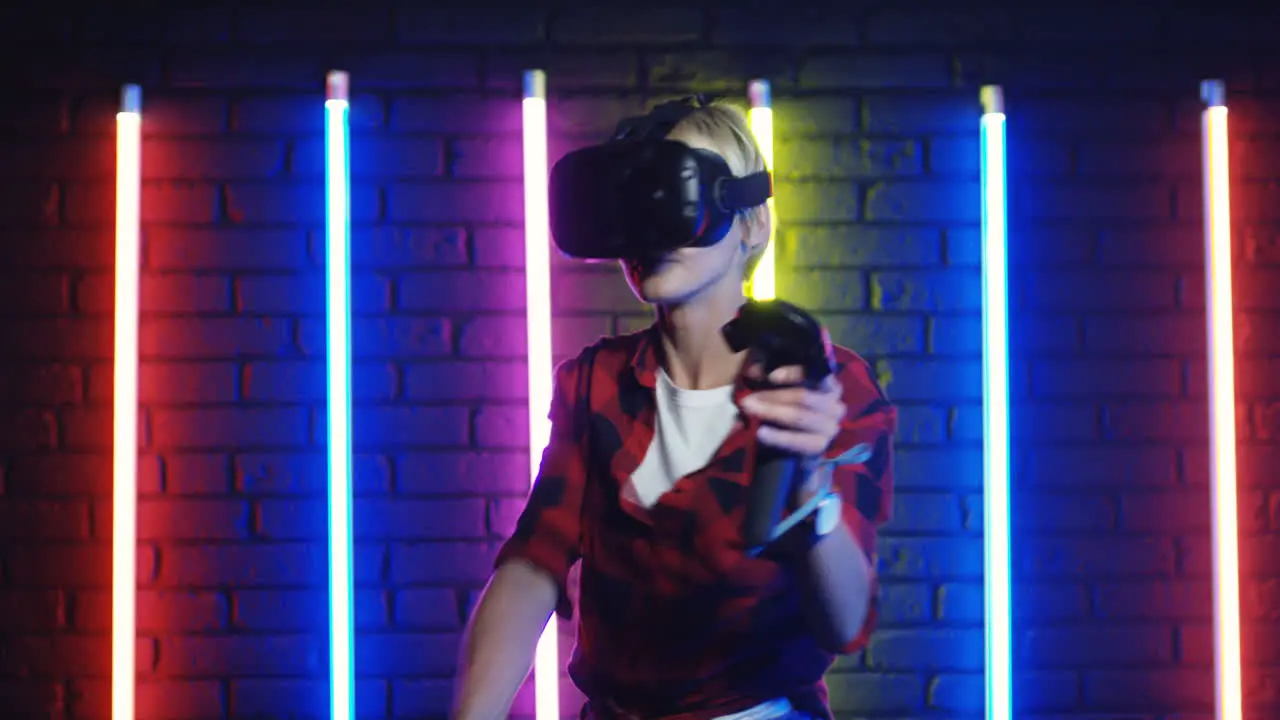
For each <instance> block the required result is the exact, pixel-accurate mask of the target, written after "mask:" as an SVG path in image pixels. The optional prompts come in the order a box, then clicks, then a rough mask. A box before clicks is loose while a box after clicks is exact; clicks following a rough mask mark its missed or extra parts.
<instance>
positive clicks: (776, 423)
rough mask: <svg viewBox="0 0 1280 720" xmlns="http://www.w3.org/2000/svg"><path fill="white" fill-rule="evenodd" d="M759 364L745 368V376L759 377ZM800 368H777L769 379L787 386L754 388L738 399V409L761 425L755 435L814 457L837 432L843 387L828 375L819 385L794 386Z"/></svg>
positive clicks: (841, 417) (842, 410)
mask: <svg viewBox="0 0 1280 720" xmlns="http://www.w3.org/2000/svg"><path fill="white" fill-rule="evenodd" d="M763 375H764V371H763V369H762V367H761V366H760V365H753V366H751V367H750V368H748V369H747V377H749V378H752V379H755V380H762V379H764V378H763ZM803 378H804V370H803V369H802V368H801V367H800V366H798V365H791V366H787V367H781V368H778V369H777V370H774V371H773V372H772V373H770V374H769V378H768V380H769V382H770V383H773V384H776V385H790V387H779V388H768V389H764V390H757V391H755V392H753V393H751V394H750V395H748V396H747V397H745V398H743V400H742V410H743V411H744V412H746V413H747V414H748V415H751V416H752V417H755V418H759V419H760V420H761V421H762V422H763V423H764V424H763V425H762V426H761V427H760V430H759V433H758V434H757V436H756V437H757V438H758V439H759V440H760V442H762V443H764V444H766V445H771V446H773V447H776V448H778V449H781V450H789V451H791V452H794V453H798V454H800V455H804V456H808V457H816V456H818V455H821V454H822V453H824V452H826V451H827V448H828V447H829V446H830V445H831V441H832V440H834V439H835V437H836V434H837V433H838V432H839V431H840V423H841V421H842V420H844V416H845V413H846V412H847V408H845V405H844V403H843V402H842V401H841V398H842V397H843V390H844V389H843V388H842V387H841V386H840V381H839V380H837V379H836V376H835V375H834V374H833V375H828V376H827V379H826V380H824V381H823V382H822V385H821V386H819V387H817V388H807V387H804V386H803V385H798V384H795V383H799V382H800V381H801V380H802V379H803Z"/></svg>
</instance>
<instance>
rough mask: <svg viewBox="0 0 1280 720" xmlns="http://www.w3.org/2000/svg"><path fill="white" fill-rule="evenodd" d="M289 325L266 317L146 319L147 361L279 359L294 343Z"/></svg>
mask: <svg viewBox="0 0 1280 720" xmlns="http://www.w3.org/2000/svg"><path fill="white" fill-rule="evenodd" d="M292 336H293V329H292V327H291V326H290V324H289V323H288V322H285V321H280V320H269V319H265V318H262V319H260V318H248V317H221V318H199V319H196V318H163V319H162V318H155V319H148V318H143V320H142V323H141V325H140V336H139V337H140V348H139V351H140V352H141V354H142V357H143V358H147V359H150V358H156V359H160V358H165V359H201V360H212V359H231V358H245V357H253V356H257V357H262V356H267V357H275V356H277V355H279V354H280V353H281V352H284V351H286V350H287V349H288V348H289V347H290V346H292V344H293V337H292Z"/></svg>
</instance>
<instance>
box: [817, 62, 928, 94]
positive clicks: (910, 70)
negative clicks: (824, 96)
mask: <svg viewBox="0 0 1280 720" xmlns="http://www.w3.org/2000/svg"><path fill="white" fill-rule="evenodd" d="M950 83H951V78H950V69H949V68H948V62H947V58H946V57H945V56H943V55H934V54H909V55H904V54H892V55H890V54H871V53H860V54H858V55H844V54H841V55H817V56H814V57H812V58H810V59H809V60H808V61H806V62H805V63H804V64H803V65H801V66H800V74H799V78H798V85H799V86H800V87H801V88H804V89H812V90H833V89H857V90H862V89H872V90H880V89H887V88H894V89H897V88H924V89H936V88H945V87H947V86H948V85H950Z"/></svg>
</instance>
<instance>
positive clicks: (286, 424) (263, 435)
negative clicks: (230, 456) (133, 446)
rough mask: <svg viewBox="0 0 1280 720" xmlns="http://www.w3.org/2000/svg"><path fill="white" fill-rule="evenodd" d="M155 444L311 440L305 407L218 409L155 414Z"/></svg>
mask: <svg viewBox="0 0 1280 720" xmlns="http://www.w3.org/2000/svg"><path fill="white" fill-rule="evenodd" d="M151 417H152V420H151V427H152V434H153V436H154V442H155V446H156V447H158V448H164V449H203V448H227V447H234V448H245V449H249V448H253V449H256V448H265V447H298V446H301V445H303V444H305V443H306V442H307V436H308V422H307V419H306V414H305V411H304V410H303V409H302V408H290V407H276V408H234V409H233V408H214V407H206V408H202V409H199V410H156V411H154V412H152V413H151Z"/></svg>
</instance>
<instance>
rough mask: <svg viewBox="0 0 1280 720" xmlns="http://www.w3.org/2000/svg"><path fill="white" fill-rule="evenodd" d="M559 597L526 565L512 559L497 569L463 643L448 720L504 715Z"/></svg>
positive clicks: (481, 719)
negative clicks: (452, 710)
mask: <svg viewBox="0 0 1280 720" xmlns="http://www.w3.org/2000/svg"><path fill="white" fill-rule="evenodd" d="M558 597H559V589H558V588H557V587H556V582H555V580H553V579H552V578H551V576H550V575H548V574H547V573H546V572H545V571H543V570H541V569H539V568H537V567H534V566H533V565H531V564H530V563H528V562H525V561H523V560H512V561H511V562H508V563H506V564H504V565H502V566H501V567H499V568H498V570H497V571H496V572H495V573H494V574H493V578H492V579H490V580H489V585H488V586H487V587H485V589H484V594H483V595H481V597H480V602H479V603H477V604H476V608H475V610H474V611H473V612H472V614H471V620H470V622H468V623H467V630H466V633H465V634H464V635H463V638H462V661H461V663H460V666H459V668H458V683H457V687H456V691H455V693H454V713H453V715H452V717H454V718H456V720H499V719H500V718H505V717H506V716H507V713H508V712H509V711H510V709H511V701H512V699H514V698H515V695H516V692H517V691H518V690H519V689H520V685H521V683H523V682H524V679H525V676H527V675H528V674H529V664H530V662H531V660H532V658H533V653H534V650H535V649H536V648H537V645H538V638H539V637H540V636H541V635H542V630H543V628H545V627H546V625H547V620H548V619H550V617H551V613H552V612H553V611H554V610H555V608H556V601H557V599H558Z"/></svg>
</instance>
